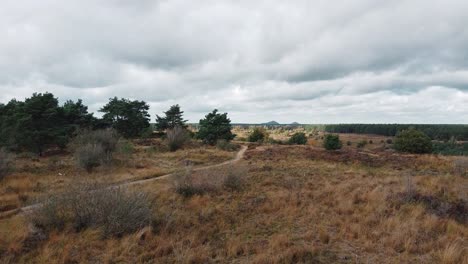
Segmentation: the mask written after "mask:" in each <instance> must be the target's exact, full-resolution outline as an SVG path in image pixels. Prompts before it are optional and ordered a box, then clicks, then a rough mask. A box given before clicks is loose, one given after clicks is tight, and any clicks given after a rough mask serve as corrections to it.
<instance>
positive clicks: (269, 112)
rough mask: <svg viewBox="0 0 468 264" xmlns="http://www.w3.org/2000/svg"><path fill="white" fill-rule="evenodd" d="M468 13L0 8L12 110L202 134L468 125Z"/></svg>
mask: <svg viewBox="0 0 468 264" xmlns="http://www.w3.org/2000/svg"><path fill="white" fill-rule="evenodd" d="M467 14H468V1H466V0H458V1H456V0H441V1H436V0H407V1H402V0H401V1H400V0H395V1H375V0H353V1H344V0H343V1H330V0H324V1H321V0H320V1H312V0H303V1H302V0H297V1H293V0H292V1H284V0H278V1H274V0H268V1H267V0H264V1H260V0H259V1H254V0H231V1H229V0H226V1H223V0H200V1H186V0H138V1H133V0H127V1H125V0H79V1H78V0H77V1H72V0H70V1H63V0H41V1H38V0H1V2H0V102H3V103H5V102H7V101H8V100H10V99H12V98H17V99H21V100H22V99H24V98H25V97H28V96H30V95H31V94H32V93H33V92H45V91H49V92H52V93H54V94H55V95H56V96H57V97H59V99H60V101H62V102H63V101H65V100H66V99H78V98H82V99H83V100H84V102H85V103H86V104H88V105H89V106H90V109H91V110H92V111H97V110H98V109H99V108H100V107H101V106H102V105H103V104H105V103H106V102H107V100H108V98H109V97H113V96H119V97H127V98H132V99H138V100H145V101H147V102H148V103H149V104H150V105H151V114H152V116H153V117H154V115H155V114H156V113H160V112H162V111H163V110H165V109H167V108H168V107H169V106H170V105H172V104H176V103H178V104H180V105H181V106H182V109H183V110H185V112H186V117H187V118H188V119H190V121H193V122H197V121H198V120H199V119H200V118H201V117H203V116H204V115H205V114H206V113H207V112H209V111H211V110H212V109H213V108H218V109H220V110H221V111H224V112H228V113H229V116H230V117H231V119H232V120H233V121H234V122H266V121H270V120H276V121H278V122H284V123H290V122H293V121H297V122H302V123H340V122H343V123H350V122H356V123H468V26H467V25H468V15H467Z"/></svg>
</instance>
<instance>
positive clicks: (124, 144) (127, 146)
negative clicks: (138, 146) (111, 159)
mask: <svg viewBox="0 0 468 264" xmlns="http://www.w3.org/2000/svg"><path fill="white" fill-rule="evenodd" d="M119 152H120V153H121V154H123V155H125V156H127V157H128V156H131V155H132V154H133V153H134V152H135V146H134V145H133V143H132V142H130V141H128V140H122V141H121V142H120V143H119Z"/></svg>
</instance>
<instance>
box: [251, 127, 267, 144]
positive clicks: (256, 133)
mask: <svg viewBox="0 0 468 264" xmlns="http://www.w3.org/2000/svg"><path fill="white" fill-rule="evenodd" d="M267 139H268V132H266V130H265V129H264V128H260V127H256V128H254V130H253V132H252V133H250V135H249V138H248V140H249V142H264V141H265V140H267Z"/></svg>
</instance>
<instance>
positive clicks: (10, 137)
mask: <svg viewBox="0 0 468 264" xmlns="http://www.w3.org/2000/svg"><path fill="white" fill-rule="evenodd" d="M95 123H96V119H95V118H94V117H93V115H92V114H89V113H88V109H87V107H86V106H84V105H83V103H82V101H81V100H78V101H77V102H76V103H75V102H73V101H67V102H65V104H64V105H63V106H59V105H58V100H57V99H56V98H55V97H54V96H53V95H52V94H51V93H44V94H41V93H39V94H37V93H34V94H33V95H32V96H31V97H30V98H27V99H26V100H25V101H24V102H20V101H17V100H11V101H10V102H9V103H8V104H6V105H1V104H0V146H5V147H8V148H10V149H16V150H26V151H32V152H34V153H37V154H39V155H42V153H43V152H44V151H45V150H46V149H47V148H49V147H60V148H64V147H65V146H66V144H67V143H68V142H69V140H70V138H71V137H72V136H73V135H74V134H75V133H76V131H77V129H79V128H90V127H92V126H94V124H95Z"/></svg>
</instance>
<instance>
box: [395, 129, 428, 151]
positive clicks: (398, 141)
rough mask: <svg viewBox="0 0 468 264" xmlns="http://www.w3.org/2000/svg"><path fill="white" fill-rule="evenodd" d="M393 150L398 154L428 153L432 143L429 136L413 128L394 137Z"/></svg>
mask: <svg viewBox="0 0 468 264" xmlns="http://www.w3.org/2000/svg"><path fill="white" fill-rule="evenodd" d="M394 148H395V149H396V150H398V151H400V152H409V153H418V154H420V153H430V152H432V142H431V139H430V138H429V136H427V135H426V134H424V133H423V132H422V131H419V130H417V129H415V128H409V129H407V130H403V131H401V132H400V133H398V134H397V136H396V137H395V143H394Z"/></svg>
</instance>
